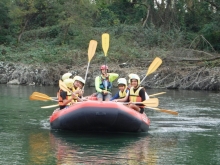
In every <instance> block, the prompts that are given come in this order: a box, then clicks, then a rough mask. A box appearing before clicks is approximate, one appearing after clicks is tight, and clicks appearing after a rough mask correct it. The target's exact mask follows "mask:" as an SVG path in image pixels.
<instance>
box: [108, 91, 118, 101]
mask: <svg viewBox="0 0 220 165" xmlns="http://www.w3.org/2000/svg"><path fill="white" fill-rule="evenodd" d="M118 98H119V92H118V93H116V94H115V95H114V96H113V97H112V98H111V99H110V101H112V100H115V99H118Z"/></svg>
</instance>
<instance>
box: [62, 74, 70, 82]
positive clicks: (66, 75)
mask: <svg viewBox="0 0 220 165" xmlns="http://www.w3.org/2000/svg"><path fill="white" fill-rule="evenodd" d="M71 76H72V73H65V74H64V75H63V76H62V80H63V81H64V80H65V79H68V78H70V77H71Z"/></svg>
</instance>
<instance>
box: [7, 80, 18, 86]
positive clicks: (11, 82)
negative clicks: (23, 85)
mask: <svg viewBox="0 0 220 165" xmlns="http://www.w3.org/2000/svg"><path fill="white" fill-rule="evenodd" d="M7 84H9V85H20V82H19V81H18V79H14V80H11V81H9V82H8V83H7Z"/></svg>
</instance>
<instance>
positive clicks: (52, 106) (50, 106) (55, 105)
mask: <svg viewBox="0 0 220 165" xmlns="http://www.w3.org/2000/svg"><path fill="white" fill-rule="evenodd" d="M58 106H59V104H54V105H48V106H43V107H41V108H44V109H46V108H54V107H58Z"/></svg>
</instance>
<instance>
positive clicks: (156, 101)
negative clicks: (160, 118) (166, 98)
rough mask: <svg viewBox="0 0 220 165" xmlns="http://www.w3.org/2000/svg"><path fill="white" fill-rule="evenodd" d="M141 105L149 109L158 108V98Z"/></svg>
mask: <svg viewBox="0 0 220 165" xmlns="http://www.w3.org/2000/svg"><path fill="white" fill-rule="evenodd" d="M141 103H142V104H144V105H145V106H149V107H158V105H159V100H158V98H152V99H147V100H144V101H143V102H141Z"/></svg>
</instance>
